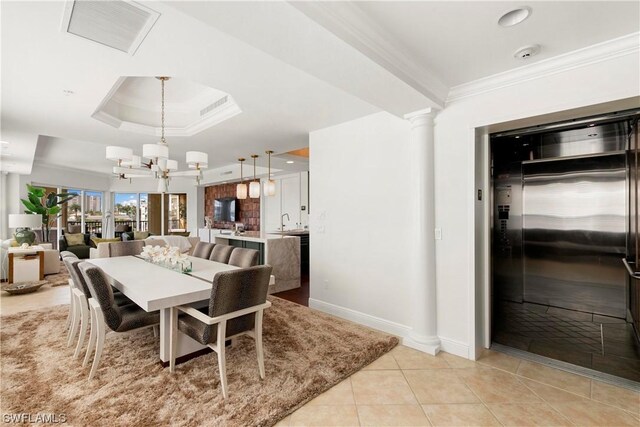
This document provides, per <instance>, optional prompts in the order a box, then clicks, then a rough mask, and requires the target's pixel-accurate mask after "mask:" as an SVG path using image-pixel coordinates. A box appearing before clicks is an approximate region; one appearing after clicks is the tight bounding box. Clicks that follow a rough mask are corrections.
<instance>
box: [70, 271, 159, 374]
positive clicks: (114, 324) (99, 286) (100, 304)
mask: <svg viewBox="0 0 640 427" xmlns="http://www.w3.org/2000/svg"><path fill="white" fill-rule="evenodd" d="M78 267H79V269H80V272H81V273H82V276H83V277H84V279H85V281H86V283H87V285H88V287H89V291H90V293H91V298H89V306H90V307H91V333H90V335H89V345H88V347H87V354H86V355H85V358H84V362H83V364H82V366H86V365H87V363H88V361H89V358H90V357H91V352H93V348H94V347H95V355H94V358H93V364H92V365H91V371H90V372H89V379H92V378H93V376H94V375H95V373H96V371H97V370H98V366H99V365H100V357H101V356H102V350H103V348H104V339H105V335H106V328H109V329H110V330H111V331H112V332H130V331H134V330H136V329H141V328H148V327H154V326H156V325H158V324H159V323H160V312H159V311H152V312H146V311H144V310H143V309H142V308H140V307H138V306H137V305H136V304H127V305H123V306H119V305H118V304H116V302H115V299H114V296H113V290H112V289H111V285H110V284H109V280H108V278H107V275H106V274H105V273H104V272H103V271H102V269H101V268H99V267H97V266H95V265H93V264H91V263H90V262H81V263H79V264H78Z"/></svg>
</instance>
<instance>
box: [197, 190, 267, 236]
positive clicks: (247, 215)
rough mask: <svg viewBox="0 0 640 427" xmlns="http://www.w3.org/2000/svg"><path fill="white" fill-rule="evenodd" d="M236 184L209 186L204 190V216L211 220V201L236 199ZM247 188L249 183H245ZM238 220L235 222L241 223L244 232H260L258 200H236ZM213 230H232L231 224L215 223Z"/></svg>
mask: <svg viewBox="0 0 640 427" xmlns="http://www.w3.org/2000/svg"><path fill="white" fill-rule="evenodd" d="M236 184H237V183H233V184H220V185H210V186H208V187H205V189H204V215H205V216H211V218H213V201H214V200H215V199H220V198H223V197H236ZM245 184H247V187H248V186H249V181H245ZM238 210H239V211H240V212H239V215H238V217H239V219H238V220H237V222H240V223H243V224H244V227H245V230H249V231H260V199H259V198H258V199H251V198H249V197H247V198H246V199H244V200H238ZM213 226H214V227H215V228H233V223H232V222H215V221H214V223H213Z"/></svg>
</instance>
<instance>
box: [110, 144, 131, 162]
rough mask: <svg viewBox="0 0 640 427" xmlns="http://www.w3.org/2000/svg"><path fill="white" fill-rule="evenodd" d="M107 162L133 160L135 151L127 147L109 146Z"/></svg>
mask: <svg viewBox="0 0 640 427" xmlns="http://www.w3.org/2000/svg"><path fill="white" fill-rule="evenodd" d="M106 157H107V160H113V161H116V162H117V161H118V160H131V158H132V157H133V150H132V149H131V148H127V147H118V146H117V145H109V146H108V147H107V156H106Z"/></svg>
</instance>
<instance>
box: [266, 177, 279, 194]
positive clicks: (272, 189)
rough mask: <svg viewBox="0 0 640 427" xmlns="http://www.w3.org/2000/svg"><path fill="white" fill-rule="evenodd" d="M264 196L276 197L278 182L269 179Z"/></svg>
mask: <svg viewBox="0 0 640 427" xmlns="http://www.w3.org/2000/svg"><path fill="white" fill-rule="evenodd" d="M264 195H265V196H275V195H276V182H275V181H274V180H272V179H268V180H266V181H265V182H264Z"/></svg>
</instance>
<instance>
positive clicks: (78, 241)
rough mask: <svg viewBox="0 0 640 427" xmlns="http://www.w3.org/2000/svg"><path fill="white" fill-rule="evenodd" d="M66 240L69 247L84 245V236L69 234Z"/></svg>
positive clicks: (65, 236)
mask: <svg viewBox="0 0 640 427" xmlns="http://www.w3.org/2000/svg"><path fill="white" fill-rule="evenodd" d="M64 238H65V239H67V245H69V246H80V245H84V234H82V233H77V234H70V233H67V234H65V235H64Z"/></svg>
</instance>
